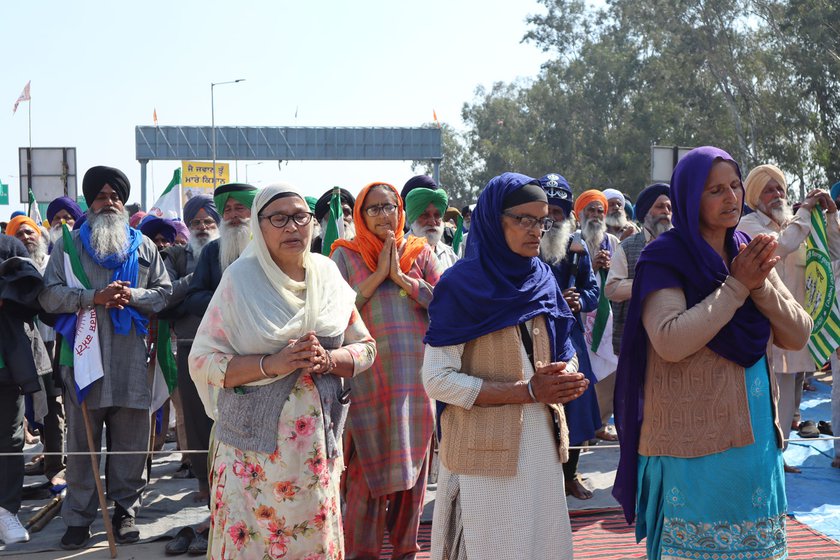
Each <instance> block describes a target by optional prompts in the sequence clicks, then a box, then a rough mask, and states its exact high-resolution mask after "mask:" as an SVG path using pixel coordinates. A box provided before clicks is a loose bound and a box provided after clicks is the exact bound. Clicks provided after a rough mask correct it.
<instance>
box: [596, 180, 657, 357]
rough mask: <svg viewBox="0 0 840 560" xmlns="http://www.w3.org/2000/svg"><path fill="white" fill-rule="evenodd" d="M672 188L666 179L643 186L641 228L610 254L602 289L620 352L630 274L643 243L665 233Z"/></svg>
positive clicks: (638, 213) (615, 345)
mask: <svg viewBox="0 0 840 560" xmlns="http://www.w3.org/2000/svg"><path fill="white" fill-rule="evenodd" d="M670 192H671V189H670V187H669V186H668V185H666V184H665V183H654V184H653V185H650V186H649V187H646V188H645V189H644V190H643V191H642V192H641V193H639V198H638V199H637V200H636V218H637V219H638V220H639V221H640V222H642V224H643V228H642V231H640V232H639V233H637V234H636V235H632V236H630V237H628V238H627V239H625V240H624V241H622V242H621V244H620V245H619V246H618V249H617V250H616V252H615V254H614V255H613V259H612V266H610V273H609V274H608V275H607V283H606V285H605V287H604V292H605V293H606V296H607V297H608V298H609V300H610V305H611V307H612V312H613V339H612V341H613V351H614V352H615V354H616V356H618V355H619V354H620V353H621V336H622V333H623V332H624V322H625V319H626V318H627V309H628V308H629V307H630V295H631V294H632V292H633V277H634V276H635V274H636V262H637V261H638V260H639V255H640V254H641V253H642V249H644V248H645V245H647V244H648V243H650V242H651V241H653V240H654V239H656V238H657V237H659V235H660V234H662V233H665V232H666V231H668V230H669V229H671V228H672V227H673V226H672V225H671V199H670Z"/></svg>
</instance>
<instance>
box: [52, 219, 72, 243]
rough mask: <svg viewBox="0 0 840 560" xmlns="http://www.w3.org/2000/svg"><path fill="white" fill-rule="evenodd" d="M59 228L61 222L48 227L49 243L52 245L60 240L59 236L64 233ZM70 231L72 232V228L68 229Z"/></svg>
mask: <svg viewBox="0 0 840 560" xmlns="http://www.w3.org/2000/svg"><path fill="white" fill-rule="evenodd" d="M61 226H62V224H61V222H58V223H57V224H55V225H53V226H50V241H51V242H52V243H55V242H56V241H58V240H59V239H61V236H62V235H63V233H64V230H62V229H61ZM70 229H71V230H72V229H73V228H70Z"/></svg>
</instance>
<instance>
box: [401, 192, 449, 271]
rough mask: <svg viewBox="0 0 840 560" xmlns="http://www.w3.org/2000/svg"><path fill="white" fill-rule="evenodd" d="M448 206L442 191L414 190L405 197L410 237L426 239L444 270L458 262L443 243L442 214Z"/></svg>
mask: <svg viewBox="0 0 840 560" xmlns="http://www.w3.org/2000/svg"><path fill="white" fill-rule="evenodd" d="M448 204H449V197H448V196H447V195H446V191H444V190H443V189H430V188H416V189H413V190H411V191H409V193H408V194H407V195H406V197H405V222H406V223H407V224H410V231H411V235H413V236H415V237H425V238H426V241H427V242H428V243H429V246H430V247H431V248H432V252H433V253H434V254H435V256H436V257H437V259H438V260H439V261H440V264H441V265H442V266H443V269H444V270H446V269H447V268H449V267H450V266H452V265H453V264H455V262H456V261H457V260H458V255H456V254H455V251H453V250H452V247H450V246H449V245H447V244H446V243H444V242H443V214H444V213H445V212H446V207H447V205H448Z"/></svg>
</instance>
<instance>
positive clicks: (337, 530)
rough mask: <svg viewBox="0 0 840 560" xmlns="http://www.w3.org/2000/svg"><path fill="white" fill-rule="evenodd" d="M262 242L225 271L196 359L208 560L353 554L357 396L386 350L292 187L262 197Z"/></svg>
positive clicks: (257, 209)
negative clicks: (346, 500)
mask: <svg viewBox="0 0 840 560" xmlns="http://www.w3.org/2000/svg"><path fill="white" fill-rule="evenodd" d="M252 215H253V216H256V217H257V219H256V220H255V223H254V224H253V227H252V229H253V240H252V241H251V243H250V244H249V245H248V247H247V248H246V249H245V251H244V252H243V254H242V255H241V256H240V257H239V259H237V260H236V261H235V262H234V263H233V264H231V265H230V267H228V269H227V270H226V271H225V273H224V276H223V277H222V281H221V283H220V284H219V287H218V288H217V290H216V292H215V294H214V296H213V299H212V300H211V302H210V306H209V307H208V308H207V313H206V314H205V315H204V319H203V320H202V322H201V325H200V326H199V329H198V333H197V334H196V337H195V342H194V344H193V347H192V352H191V353H190V374H191V375H192V378H193V380H194V381H195V383H196V386H197V388H198V390H199V394H201V395H202V400H203V401H204V404H205V408H206V410H207V413H208V415H210V416H211V417H213V418H214V419H215V421H216V424H215V428H214V429H215V445H214V448H213V449H212V450H211V460H212V467H211V473H210V476H211V481H210V482H211V513H210V515H211V520H212V529H211V532H210V543H209V547H208V554H209V555H208V557H209V558H228V557H237V558H260V559H261V558H264V557H270V558H277V557H289V558H303V557H307V556H308V555H310V554H314V555H317V557H318V558H329V559H332V558H343V555H344V550H343V537H342V523H341V511H340V503H339V476H340V473H341V471H342V469H343V461H342V458H341V445H340V440H341V431H342V429H343V426H344V420H345V418H346V414H347V408H348V403H349V396H350V395H349V393H348V391H346V390H345V388H344V385H343V382H342V379H341V378H343V377H352V376H354V375H356V374H358V373H359V372H362V371H364V370H366V369H368V368H369V367H370V365H371V364H372V363H373V359H374V357H375V355H376V344H375V342H374V340H373V339H372V338H371V336H370V334H369V333H368V330H367V328H366V327H365V325H364V323H363V322H362V319H361V317H360V316H359V315H358V313H357V311H356V308H355V299H356V294H355V292H354V291H353V290H352V289H351V288H350V286H348V285H347V283H346V282H345V281H344V279H343V278H342V276H341V274H340V273H339V271H338V268H337V267H336V265H335V263H333V262H332V261H330V260H329V259H328V258H326V257H323V256H321V255H316V254H312V253H310V251H309V247H310V244H311V241H312V213H311V212H310V211H309V207H308V205H307V203H306V201H305V200H304V198H303V196H302V195H301V194H300V193H299V192H298V191H297V190H295V189H294V188H292V187H290V186H288V185H274V186H270V187H267V188H265V189H263V190H262V191H261V192H260V193H259V194H258V195H257V196H256V198H255V199H254V204H253V209H252Z"/></svg>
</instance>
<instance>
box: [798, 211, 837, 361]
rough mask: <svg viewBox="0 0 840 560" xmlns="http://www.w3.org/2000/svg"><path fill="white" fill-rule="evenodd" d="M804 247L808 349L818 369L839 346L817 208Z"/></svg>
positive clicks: (834, 299)
mask: <svg viewBox="0 0 840 560" xmlns="http://www.w3.org/2000/svg"><path fill="white" fill-rule="evenodd" d="M805 246H806V248H807V254H806V257H805V310H806V311H807V312H808V313H809V314H810V315H811V318H812V319H813V320H814V328H813V330H811V338H810V339H809V340H808V350H809V351H810V352H811V357H813V358H814V362H815V363H816V364H817V367H820V366H821V365H822V364H824V363H826V362H827V361H828V358H829V356H831V354H832V353H833V352H834V351H835V350H836V349H837V348H838V347H840V309H838V307H837V297H836V287H835V284H834V274H833V273H832V269H831V257H829V253H828V242H827V236H826V223H825V216H823V213H822V211H821V210H820V209H819V207H817V208H815V209H814V210H812V211H811V233H810V234H809V235H808V239H807V240H806V241H805Z"/></svg>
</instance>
